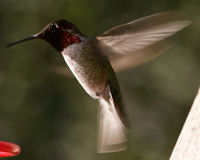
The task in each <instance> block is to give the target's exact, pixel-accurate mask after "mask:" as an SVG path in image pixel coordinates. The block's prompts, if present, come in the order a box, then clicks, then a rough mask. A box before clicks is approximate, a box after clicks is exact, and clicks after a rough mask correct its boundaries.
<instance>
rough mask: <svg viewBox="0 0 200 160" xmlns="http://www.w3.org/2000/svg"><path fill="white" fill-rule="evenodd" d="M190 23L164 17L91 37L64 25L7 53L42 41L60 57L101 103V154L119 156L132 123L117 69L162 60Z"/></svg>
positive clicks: (173, 14) (46, 30) (155, 16)
mask: <svg viewBox="0 0 200 160" xmlns="http://www.w3.org/2000/svg"><path fill="white" fill-rule="evenodd" d="M190 23H191V22H190V21H189V20H187V19H185V18H184V16H182V15H181V14H179V13H177V12H173V11H172V12H161V13H157V14H153V15H151V16H147V17H144V18H141V19H138V20H135V21H132V22H129V23H126V24H122V25H120V26H117V27H114V28H112V29H110V30H108V31H106V32H105V33H103V34H102V35H99V36H96V37H88V36H87V35H85V34H83V33H81V32H80V31H79V29H78V28H77V27H76V26H75V25H74V24H72V23H71V22H69V21H67V20H65V19H60V20H55V21H53V22H51V23H50V24H48V25H47V26H46V27H45V28H44V29H42V31H40V32H38V33H37V34H34V35H32V36H30V37H27V38H25V39H22V40H19V41H16V42H13V43H10V44H8V45H7V47H10V46H13V45H15V44H18V43H21V42H24V41H28V40H33V39H42V40H45V41H46V42H48V43H49V44H50V45H51V46H52V47H53V48H54V49H55V50H56V51H57V52H59V53H61V55H62V56H63V58H64V60H65V62H66V63H67V65H68V67H69V68H70V70H71V72H72V73H73V74H74V76H75V77H76V79H77V80H78V82H79V83H80V84H81V86H82V87H83V89H84V90H85V91H86V92H87V93H88V94H89V95H90V96H91V97H92V98H93V99H96V100H98V101H99V103H100V105H99V111H98V140H97V152H99V153H108V152H117V151H122V150H125V149H126V148H127V147H126V144H127V124H128V122H127V121H128V120H127V116H126V113H125V110H124V105H123V100H122V96H121V92H120V87H119V84H118V80H117V78H116V74H115V71H114V69H113V66H112V65H113V64H114V65H115V66H117V62H118V61H121V63H123V62H124V66H125V68H128V67H129V66H134V65H140V64H142V63H145V62H147V61H150V60H152V59H153V58H155V57H157V56H158V55H159V54H160V52H159V51H161V50H162V48H163V46H162V45H161V44H162V42H164V41H165V40H167V39H168V38H169V37H170V36H172V35H174V34H175V33H177V32H178V31H180V30H182V29H183V28H185V27H186V26H188V25H189V24H190ZM157 48H159V49H157ZM149 52H150V53H149ZM116 60H118V61H116ZM124 60H128V61H129V62H130V63H127V64H126V61H124ZM113 62H114V63H113ZM111 63H112V64H111ZM114 68H115V67H114Z"/></svg>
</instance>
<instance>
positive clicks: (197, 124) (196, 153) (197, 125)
mask: <svg viewBox="0 0 200 160" xmlns="http://www.w3.org/2000/svg"><path fill="white" fill-rule="evenodd" d="M170 160H200V89H199V91H198V94H197V96H196V98H195V100H194V103H193V105H192V107H191V110H190V112H189V114H188V117H187V119H186V121H185V124H184V126H183V129H182V131H181V134H180V136H179V138H178V140H177V143H176V145H175V147H174V150H173V152H172V155H171V157H170Z"/></svg>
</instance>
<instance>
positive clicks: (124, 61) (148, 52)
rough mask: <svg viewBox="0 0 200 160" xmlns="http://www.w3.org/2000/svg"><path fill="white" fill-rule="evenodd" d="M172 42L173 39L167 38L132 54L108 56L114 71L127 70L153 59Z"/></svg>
mask: <svg viewBox="0 0 200 160" xmlns="http://www.w3.org/2000/svg"><path fill="white" fill-rule="evenodd" d="M174 43H175V42H174V39H172V38H167V39H165V40H162V41H160V42H157V43H156V44H153V45H151V46H149V47H147V48H144V49H142V50H139V51H138V52H136V53H134V54H130V55H126V56H123V55H122V56H115V57H113V58H110V62H111V65H112V67H113V69H114V70H115V72H121V71H123V70H128V69H130V68H134V67H137V66H139V65H142V64H144V63H146V62H148V61H151V60H153V59H154V58H156V57H158V56H159V55H160V54H162V53H164V52H165V51H166V50H167V49H169V48H170V47H171V46H172V45H173V44H174Z"/></svg>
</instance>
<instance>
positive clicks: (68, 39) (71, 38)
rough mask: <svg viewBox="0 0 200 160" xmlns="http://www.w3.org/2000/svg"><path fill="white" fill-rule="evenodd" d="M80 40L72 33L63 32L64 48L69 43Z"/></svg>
mask: <svg viewBox="0 0 200 160" xmlns="http://www.w3.org/2000/svg"><path fill="white" fill-rule="evenodd" d="M80 42H81V40H80V38H79V37H78V36H75V35H72V34H70V33H68V32H65V33H64V36H63V39H62V43H63V46H64V48H66V47H67V46H69V45H70V44H74V43H80Z"/></svg>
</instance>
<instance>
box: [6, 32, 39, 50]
mask: <svg viewBox="0 0 200 160" xmlns="http://www.w3.org/2000/svg"><path fill="white" fill-rule="evenodd" d="M37 38H39V35H38V34H35V35H32V36H30V37H27V38H24V39H21V40H19V41H16V42H12V43H9V44H7V45H6V47H10V46H13V45H15V44H19V43H21V42H25V41H29V40H32V39H37Z"/></svg>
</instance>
